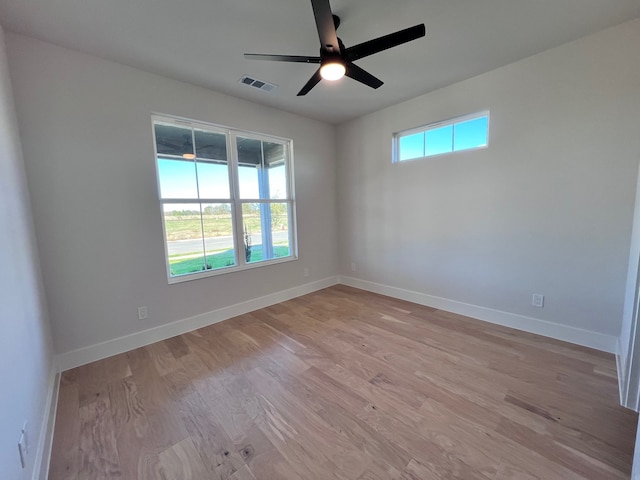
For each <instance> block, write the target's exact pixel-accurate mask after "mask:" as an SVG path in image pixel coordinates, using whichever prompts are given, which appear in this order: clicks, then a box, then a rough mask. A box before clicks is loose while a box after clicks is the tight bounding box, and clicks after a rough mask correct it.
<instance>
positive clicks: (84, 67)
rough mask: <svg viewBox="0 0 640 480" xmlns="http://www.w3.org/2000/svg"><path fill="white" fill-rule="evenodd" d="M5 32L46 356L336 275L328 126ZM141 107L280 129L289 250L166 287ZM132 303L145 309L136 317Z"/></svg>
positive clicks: (147, 113)
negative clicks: (295, 247)
mask: <svg viewBox="0 0 640 480" xmlns="http://www.w3.org/2000/svg"><path fill="white" fill-rule="evenodd" d="M7 38H8V52H9V63H10V67H11V75H12V79H13V83H14V86H15V88H14V90H15V96H16V104H17V113H18V120H19V125H20V131H21V133H22V139H23V145H24V157H25V163H26V170H27V176H28V179H29V186H30V190H31V198H32V204H33V216H34V220H35V224H36V231H37V237H38V247H39V251H40V256H41V262H42V270H43V276H44V283H45V288H46V292H47V296H48V299H49V311H50V317H51V322H52V329H53V332H54V343H55V349H56V351H57V352H58V353H60V352H68V351H70V350H74V349H77V348H80V347H86V346H90V345H93V344H96V343H99V342H103V341H107V340H111V339H115V338H118V337H121V336H124V335H127V334H131V333H134V332H138V331H142V330H145V329H148V328H151V327H155V326H160V325H164V324H167V323H169V322H172V321H176V320H180V319H184V318H188V317H191V316H194V315H198V314H202V313H205V312H210V311H213V310H216V309H219V308H222V307H226V306H229V305H234V304H237V303H240V302H244V301H247V300H250V299H253V298H256V297H260V296H264V295H267V294H270V293H274V292H279V291H281V290H284V289H287V288H291V287H294V286H298V285H300V284H302V283H304V282H306V281H314V280H318V279H323V278H326V277H329V276H332V275H335V274H336V273H337V261H336V259H337V253H336V244H337V233H336V224H337V220H336V203H335V202H336V200H335V199H336V171H335V150H334V149H335V138H334V129H333V128H332V127H331V126H329V125H327V124H324V123H321V122H317V121H313V120H309V119H306V118H303V117H300V116H296V115H292V114H289V113H285V112H282V111H279V110H275V109H272V108H267V107H262V106H259V105H256V104H253V103H250V102H246V101H243V100H239V99H237V98H232V97H229V96H226V95H222V94H218V93H215V92H212V91H209V90H205V89H202V88H199V87H195V86H192V85H188V84H185V83H181V82H177V81H174V80H170V79H168V78H164V77H160V76H157V75H153V74H149V73H146V72H143V71H140V70H137V69H134V68H130V67H126V66H123V65H120V64H116V63H112V62H108V61H104V60H102V59H99V58H97V57H93V56H89V55H84V54H81V53H78V52H74V51H71V50H66V49H63V48H59V47H56V46H53V45H51V44H47V43H43V42H40V41H37V40H34V39H30V38H28V37H24V36H20V35H13V34H11V35H8V36H7ZM152 112H156V113H165V114H171V115H177V116H182V117H187V118H192V119H196V120H201V121H205V122H212V123H216V124H221V125H226V126H229V127H233V128H238V129H244V130H248V131H254V132H260V133H265V134H272V135H276V136H280V137H286V138H291V139H293V149H294V164H295V184H296V192H297V207H298V240H299V254H300V255H299V256H300V259H299V260H298V261H295V262H289V263H283V264H278V265H273V266H264V267H261V268H256V269H252V270H249V271H242V272H236V273H231V274H226V275H219V276H215V277H209V278H205V279H199V280H195V281H190V282H184V283H179V284H174V285H168V284H167V278H166V270H165V260H164V246H163V233H162V219H161V214H160V207H159V204H158V200H157V188H156V173H155V163H154V162H155V159H154V150H153V137H152V130H151V113H152ZM305 267H307V268H309V269H310V276H309V278H303V268H305ZM142 305H146V306H148V309H149V318H148V319H147V320H143V321H139V320H138V319H137V307H139V306H142Z"/></svg>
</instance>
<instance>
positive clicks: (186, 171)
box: [158, 158, 287, 211]
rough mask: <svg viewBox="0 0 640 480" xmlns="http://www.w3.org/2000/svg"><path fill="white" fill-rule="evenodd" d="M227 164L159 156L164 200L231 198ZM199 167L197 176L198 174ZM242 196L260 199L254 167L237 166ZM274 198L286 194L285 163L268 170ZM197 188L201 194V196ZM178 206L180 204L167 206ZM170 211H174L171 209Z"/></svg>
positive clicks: (159, 170) (283, 196)
mask: <svg viewBox="0 0 640 480" xmlns="http://www.w3.org/2000/svg"><path fill="white" fill-rule="evenodd" d="M227 168H228V166H227V164H221V163H210V162H197V163H196V162H194V161H183V160H174V159H165V158H159V159H158V172H159V177H160V195H161V197H162V198H163V199H171V198H180V199H191V198H192V199H194V200H197V199H198V198H207V199H221V200H222V199H230V197H231V195H230V188H229V174H228V170H227ZM196 169H197V176H196ZM238 181H239V183H240V185H239V186H240V192H241V198H243V199H259V198H260V193H259V188H258V175H257V169H256V168H255V167H249V168H248V167H241V168H239V169H238ZM269 187H270V192H271V198H282V199H284V198H285V197H286V191H287V181H286V175H285V167H284V165H279V166H276V167H272V168H270V169H269ZM198 191H199V193H200V195H199V196H198ZM166 207H170V208H172V209H173V208H178V207H179V205H176V204H172V205H166ZM168 211H171V210H168Z"/></svg>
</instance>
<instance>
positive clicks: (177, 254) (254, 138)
mask: <svg viewBox="0 0 640 480" xmlns="http://www.w3.org/2000/svg"><path fill="white" fill-rule="evenodd" d="M153 130H154V137H155V151H156V167H157V174H158V192H159V197H160V204H161V206H162V218H163V226H164V237H165V246H166V262H167V275H168V278H169V283H175V282H179V281H184V280H191V279H194V278H200V277H204V276H210V275H216V274H220V273H225V272H231V271H237V270H242V269H246V268H251V267H255V266H259V265H265V264H271V263H278V262H282V261H287V260H293V259H295V252H296V250H295V237H296V235H295V222H294V213H293V212H294V211H295V204H294V200H293V197H294V195H293V189H292V181H291V179H292V177H293V175H292V172H291V142H290V141H289V140H283V139H280V138H273V137H268V136H265V135H256V134H252V133H246V132H239V131H235V130H230V129H226V128H223V127H218V126H214V125H208V124H204V123H198V122H193V121H183V120H179V119H175V118H171V117H164V116H162V117H161V116H157V115H154V116H153Z"/></svg>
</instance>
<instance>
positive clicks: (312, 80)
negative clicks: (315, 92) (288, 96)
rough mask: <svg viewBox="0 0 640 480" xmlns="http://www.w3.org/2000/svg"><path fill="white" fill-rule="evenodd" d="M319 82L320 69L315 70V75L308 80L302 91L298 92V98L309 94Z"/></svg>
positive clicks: (320, 78)
mask: <svg viewBox="0 0 640 480" xmlns="http://www.w3.org/2000/svg"><path fill="white" fill-rule="evenodd" d="M320 80H322V77H321V76H320V69H318V70H316V73H314V74H313V76H312V77H311V78H310V79H309V81H308V82H307V83H305V85H304V87H302V90H300V91H299V92H298V97H301V96H303V95H306V94H307V93H309V92H310V91H311V89H312V88H313V87H315V86H316V85H317V84H318V82H319V81H320Z"/></svg>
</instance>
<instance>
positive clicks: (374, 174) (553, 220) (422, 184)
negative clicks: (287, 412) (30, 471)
mask: <svg viewBox="0 0 640 480" xmlns="http://www.w3.org/2000/svg"><path fill="white" fill-rule="evenodd" d="M638 45H640V21H639V20H636V21H633V22H629V23H626V24H623V25H621V26H618V27H615V28H612V29H608V30H605V31H602V32H600V33H597V34H595V35H591V36H589V37H585V38H583V39H581V40H579V41H576V42H573V43H570V44H566V45H564V46H561V47H559V48H556V49H553V50H549V51H547V52H544V53H541V54H539V55H536V56H533V57H530V58H528V59H525V60H522V61H519V62H517V63H514V64H511V65H508V66H506V67H503V68H500V69H497V70H494V71H492V72H489V73H487V74H484V75H481V76H478V77H475V78H472V79H470V80H467V81H464V82H461V83H458V84H455V85H451V86H449V87H446V88H443V89H441V90H438V91H435V92H433V93H430V94H427V95H424V96H421V97H418V98H415V99H413V100H410V101H407V102H404V103H402V104H399V105H396V106H393V107H390V108H387V109H385V110H382V111H379V112H376V113H373V114H370V115H367V116H365V117H361V118H359V119H357V120H354V121H351V122H348V123H346V124H344V125H342V126H341V127H340V129H339V135H338V152H339V157H338V165H339V171H338V178H339V185H338V190H339V199H338V203H339V205H340V210H339V212H340V214H339V226H338V231H339V238H340V242H339V252H340V269H341V273H342V274H344V275H349V276H353V277H357V278H359V279H361V280H366V281H370V282H375V283H379V284H383V285H387V286H392V287H399V288H402V289H406V290H410V291H415V292H420V293H424V294H428V295H432V296H434V297H440V298H443V299H447V300H452V301H455V302H464V303H465V304H470V305H474V306H479V307H484V308H487V309H493V310H497V311H500V312H508V313H510V314H516V315H519V316H524V317H529V318H531V319H537V320H543V321H547V322H553V323H555V324H559V325H566V326H569V327H575V328H579V329H583V330H587V331H591V332H598V333H601V334H606V335H611V336H615V337H617V336H618V335H619V334H620V328H621V318H622V310H623V298H624V293H625V280H626V273H627V262H628V258H629V242H630V236H631V225H632V214H633V206H634V197H635V186H636V178H637V177H636V175H637V168H638V160H639V158H640V135H639V131H638V125H640V87H639V85H640V57H638V53H637V47H638ZM484 109H490V110H491V126H490V129H491V131H490V146H489V148H487V149H485V150H478V151H468V152H458V153H455V154H452V155H445V156H440V157H432V158H429V159H427V160H417V161H409V162H404V163H401V164H392V163H391V139H392V134H393V132H397V131H401V130H404V129H408V128H411V127H416V126H419V125H424V124H429V123H431V122H436V121H439V120H443V119H448V118H451V117H455V116H458V115H464V114H469V113H474V112H477V111H481V110H484ZM351 262H355V263H356V266H357V272H355V273H353V272H351V270H350V265H351ZM533 293H541V294H544V295H545V297H546V298H545V306H544V308H543V309H536V308H534V307H532V306H531V295H532V294H533ZM525 321H526V319H525Z"/></svg>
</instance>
